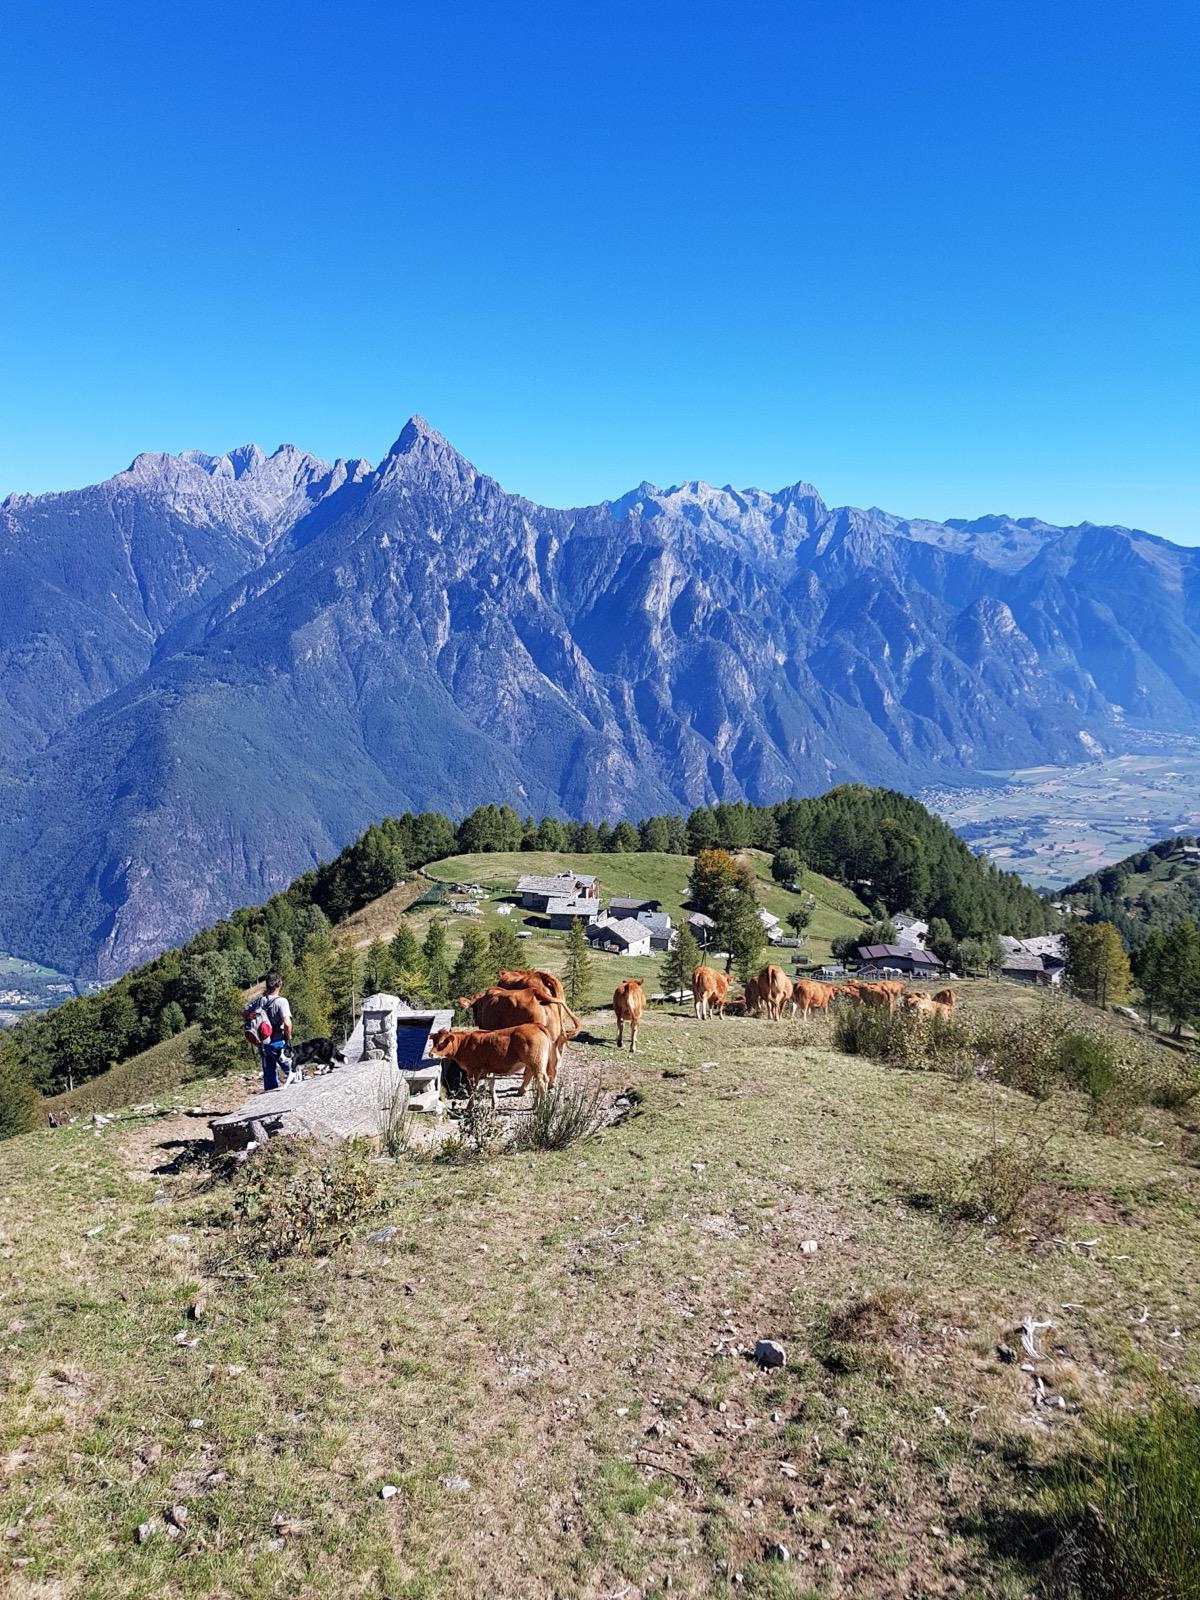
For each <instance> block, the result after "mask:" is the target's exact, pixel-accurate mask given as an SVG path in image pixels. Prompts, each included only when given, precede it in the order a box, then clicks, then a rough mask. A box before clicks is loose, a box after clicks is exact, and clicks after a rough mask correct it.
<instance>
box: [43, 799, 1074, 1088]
mask: <svg viewBox="0 0 1200 1600" xmlns="http://www.w3.org/2000/svg"><path fill="white" fill-rule="evenodd" d="M717 846H719V847H722V848H725V849H729V850H738V849H744V848H748V847H754V848H757V849H761V850H765V851H767V852H769V853H771V854H776V853H778V852H780V851H783V850H787V851H791V852H793V853H794V855H795V856H796V857H797V858H798V860H799V861H800V862H801V863H803V864H806V865H807V866H808V867H810V868H811V869H812V870H814V871H816V872H819V873H821V874H823V875H824V876H826V877H828V878H831V879H833V880H835V881H836V882H839V883H843V884H846V885H848V886H849V887H850V888H852V889H854V891H855V892H856V894H857V895H858V897H859V899H860V900H861V901H862V902H863V903H864V904H865V905H866V906H867V907H868V909H869V910H871V911H872V912H873V913H876V914H878V915H880V916H884V915H886V914H889V913H894V912H898V911H902V910H912V911H914V912H917V913H919V914H921V915H927V916H930V917H934V916H937V917H942V918H944V919H945V920H946V922H947V923H948V924H949V926H950V929H951V931H952V933H953V934H954V935H955V936H956V937H960V938H961V937H978V936H981V935H989V934H996V933H1000V932H1011V933H1018V934H1026V933H1033V932H1036V931H1039V930H1040V929H1042V928H1043V927H1045V926H1046V922H1047V918H1048V917H1049V915H1050V913H1049V911H1048V908H1047V907H1046V905H1045V903H1044V902H1043V901H1042V900H1041V899H1040V898H1039V897H1038V895H1037V894H1035V893H1034V891H1033V890H1032V889H1030V888H1029V887H1028V886H1027V885H1026V884H1023V883H1022V882H1021V881H1020V879H1019V878H1017V877H1016V876H1014V875H1013V874H1012V873H1005V872H1001V871H999V870H998V869H997V868H996V867H995V866H993V865H992V864H991V863H989V862H987V861H984V860H982V859H980V858H979V857H976V856H973V855H972V854H971V852H970V851H969V850H968V849H967V847H966V845H964V844H963V842H962V841H961V840H960V839H959V838H958V837H957V835H955V834H954V833H953V832H952V831H951V830H950V829H949V828H948V827H947V826H946V824H945V823H944V822H942V821H941V820H940V819H939V818H937V817H934V816H932V815H931V814H930V813H929V812H928V811H926V810H925V808H924V807H923V806H921V805H920V804H919V803H918V802H917V801H915V800H912V799H909V798H908V797H906V796H904V795H901V794H896V793H893V792H891V791H889V790H884V789H871V788H867V787H866V786H864V785H860V784H851V785H846V786H843V787H840V788H836V789H831V790H830V791H829V792H828V793H827V794H824V795H821V796H817V797H812V798H804V799H790V800H786V801H783V802H781V803H779V804H778V805H771V806H754V805H751V804H749V803H746V802H736V803H730V804H720V805H716V806H712V807H698V808H696V809H695V810H693V811H692V812H691V813H690V814H689V815H688V816H686V817H685V816H683V815H681V814H673V813H663V814H660V815H656V816H651V817H647V818H644V819H643V820H642V821H641V822H638V823H634V822H631V821H622V822H618V823H617V824H615V825H612V824H609V823H607V822H604V823H600V824H598V825H597V824H594V823H591V822H570V823H568V822H562V821H560V820H558V819H556V818H553V817H544V818H543V819H542V820H541V821H540V822H535V821H534V819H533V818H532V817H526V818H524V819H522V818H521V817H520V816H519V815H518V814H517V813H516V812H515V811H513V810H512V809H511V808H510V807H508V806H494V805H488V806H482V807H479V808H477V809H476V810H475V811H472V812H471V813H469V814H468V815H467V816H466V817H464V818H463V820H462V821H461V822H459V823H458V824H457V825H455V824H454V823H452V822H451V821H450V820H449V818H447V817H445V816H443V815H441V814H440V813H438V812H421V813H412V812H406V813H405V814H404V815H403V816H400V817H385V818H384V819H383V820H382V821H380V822H378V823H373V824H372V825H371V826H370V827H369V828H367V830H366V831H365V833H363V834H362V835H361V836H360V837H359V838H358V839H357V840H355V842H354V843H353V844H352V845H349V846H348V847H347V848H346V849H345V850H343V851H342V852H341V853H340V854H339V855H338V856H336V857H335V858H334V859H333V860H332V861H330V862H327V863H325V864H324V865H322V866H320V867H318V868H317V869H316V870H315V871H312V872H307V873H304V874H303V875H302V876H301V877H299V878H297V879H296V880H295V882H293V883H292V884H291V885H290V886H289V887H288V888H287V889H286V890H285V891H283V892H282V893H280V894H276V895H273V896H272V897H271V898H270V899H269V900H268V901H266V902H265V903H264V904H262V905H257V906H249V907H245V908H243V909H242V910H240V911H236V912H234V913H233V915H232V916H230V917H227V918H224V919H222V920H221V921H220V922H217V923H214V924H213V925H212V926H211V927H209V928H206V929H204V930H203V931H202V932H201V933H198V934H196V935H195V936H194V937H193V938H191V939H189V940H188V941H187V943H186V944H183V945H181V946H180V947H178V948H177V949H174V950H170V951H168V952H166V953H164V954H163V955H161V956H158V957H156V958H155V959H154V960H152V961H149V962H146V963H145V964H144V965H142V966H140V967H137V968H135V969H134V970H133V971H131V972H128V973H126V974H125V975H124V976H123V977H121V978H120V979H118V980H117V982H116V983H114V984H112V985H111V986H110V987H109V988H107V989H105V990H104V991H103V992H102V993H100V994H96V995H89V996H86V997H83V998H80V999H75V1000H71V1001H68V1002H67V1003H66V1004H65V1005H63V1006H60V1007H58V1008H57V1009H56V1010H54V1011H50V1012H45V1013H43V1014H41V1015H39V1016H35V1017H29V1018H26V1019H24V1020H22V1021H21V1022H20V1023H19V1024H18V1025H17V1027H16V1028H15V1029H13V1030H12V1040H13V1042H14V1043H15V1045H16V1049H17V1052H18V1055H19V1059H20V1061H21V1063H22V1066H23V1069H24V1071H25V1073H26V1074H27V1075H28V1077H29V1078H30V1079H31V1080H32V1081H33V1083H34V1084H36V1086H37V1087H38V1088H39V1089H41V1090H42V1091H43V1092H44V1093H53V1092H56V1091H58V1090H61V1089H63V1088H66V1087H68V1086H69V1085H71V1084H73V1083H78V1082H81V1081H82V1080H83V1079H85V1078H88V1077H91V1076H93V1075H94V1074H96V1073H98V1072H100V1071H103V1070H104V1069H105V1068H107V1067H108V1066H109V1065H111V1064H112V1063H114V1062H119V1061H122V1060H125V1059H127V1058H128V1057H130V1056H132V1055H135V1054H136V1053H138V1052H139V1051H141V1050H144V1049H146V1048H147V1047H148V1046H150V1045H152V1044H154V1043H156V1042H159V1041H161V1040H164V1039H168V1038H171V1037H173V1036H174V1035H176V1034H178V1033H179V1032H181V1031H182V1030H183V1028H185V1027H186V1026H187V1025H188V1024H189V1023H191V1022H194V1021H200V1022H202V1023H204V1022H206V1021H211V1020H212V1018H213V1017H215V1016H218V1015H219V1016H226V1017H227V1016H229V1015H230V1014H231V1012H232V1010H233V1009H234V1008H233V1003H232V1002H233V996H234V995H235V993H236V991H237V990H239V989H240V988H242V987H245V986H247V985H249V984H251V983H253V982H255V981H256V980H257V979H258V978H259V977H260V976H261V974H262V973H263V972H264V971H265V970H266V969H268V968H270V967H274V968H277V969H278V970H279V971H281V972H282V973H283V974H284V976H285V978H286V981H287V986H288V992H289V995H290V996H291V998H292V1002H293V1006H294V1008H295V1010H296V1012H297V1019H298V1023H299V1025H300V1027H301V1028H302V1029H303V1030H305V1031H311V1032H328V1031H329V1030H330V1028H331V1027H335V1026H337V1025H338V1024H339V1023H340V1022H342V1021H343V1020H344V1019H345V1017H346V1016H347V1015H348V1013H349V1010H350V1008H351V1006H352V1003H353V993H354V990H355V987H356V984H357V983H358V981H359V974H358V973H357V970H356V968H355V964H354V957H353V953H352V952H351V951H350V950H349V948H348V947H347V946H346V945H345V944H344V943H339V941H338V940H337V939H335V937H334V931H333V930H334V927H335V925H336V924H338V923H339V922H341V921H343V920H344V919H345V918H346V917H348V916H350V915H351V914H352V913H353V912H354V911H356V910H358V909H359V908H360V907H362V906H364V905H367V904H368V903H369V902H371V901H373V900H375V899H377V898H378V897H379V896H380V895H382V894H385V893H386V892H387V891H388V890H390V889H391V888H392V887H393V886H394V885H395V884H396V882H397V880H398V879H399V878H401V877H402V876H403V875H404V874H406V873H411V872H413V871H415V870H417V869H419V868H422V867H424V866H426V865H428V864H429V863H431V862H434V861H438V860H440V859H442V858H444V857H447V856H451V855H455V854H462V855H467V854H475V853H479V852H495V851H514V850H516V851H520V850H526V851H535V850H544V851H568V852H574V853H576V854H580V855H583V854H592V853H594V852H597V851H599V852H613V853H627V852H637V851H647V852H662V851H667V852H672V853H675V854H678V855H688V854H692V855H694V854H696V853H698V852H699V851H701V850H704V849H709V848H713V847H717ZM435 965H436V963H435ZM438 971H439V982H441V983H443V984H444V985H446V986H448V985H449V980H450V973H449V971H446V972H445V973H441V971H440V969H438ZM451 992H454V991H452V990H451V989H450V988H449V987H446V988H445V993H446V994H448V993H451ZM431 997H432V998H439V999H440V998H444V995H443V994H442V992H441V990H439V991H438V993H436V994H432V996H431Z"/></svg>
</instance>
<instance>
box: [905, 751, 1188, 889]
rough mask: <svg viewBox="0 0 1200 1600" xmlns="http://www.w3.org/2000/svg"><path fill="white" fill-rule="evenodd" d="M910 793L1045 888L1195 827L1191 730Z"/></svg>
mask: <svg viewBox="0 0 1200 1600" xmlns="http://www.w3.org/2000/svg"><path fill="white" fill-rule="evenodd" d="M993 777H994V779H995V782H994V783H991V784H987V785H978V784H973V785H967V786H964V787H962V788H948V787H937V788H928V789H924V790H922V791H921V792H920V795H919V799H920V800H921V801H922V803H923V804H924V805H926V806H928V807H929V809H930V810H931V811H934V812H936V813H937V814H938V815H939V816H941V817H944V818H945V819H946V821H947V822H948V823H949V824H950V826H951V827H952V828H953V829H954V831H955V832H956V833H957V834H958V835H959V836H960V837H961V838H963V839H965V840H966V842H967V843H968V844H969V845H970V846H971V848H972V850H976V851H982V852H984V853H985V854H986V855H987V856H989V857H990V858H991V859H992V860H993V861H995V862H996V863H997V864H998V865H999V866H1003V867H1007V868H1009V870H1010V871H1013V872H1017V873H1019V874H1020V875H1021V877H1023V878H1024V879H1025V880H1026V881H1027V882H1029V883H1031V884H1033V886H1034V887H1035V888H1037V889H1053V888H1057V887H1060V886H1061V885H1062V884H1065V883H1069V882H1073V881H1074V880H1075V879H1077V878H1082V877H1084V876H1085V875H1086V874H1087V873H1089V872H1095V871H1097V870H1098V869H1099V868H1101V867H1104V866H1107V865H1109V864H1111V863H1112V862H1114V861H1119V860H1120V859H1121V858H1122V857H1123V856H1126V855H1129V854H1130V853H1131V852H1132V851H1134V850H1139V849H1142V848H1143V847H1145V846H1146V845H1148V844H1150V843H1152V842H1153V841H1154V840H1155V839H1163V838H1167V837H1169V836H1170V835H1171V834H1175V833H1195V832H1197V831H1198V830H1200V739H1195V738H1191V737H1189V736H1186V735H1168V734H1162V735H1146V736H1145V749H1144V750H1143V751H1141V752H1139V753H1137V754H1129V755H1119V756H1111V757H1105V758H1101V759H1100V760H1097V761H1083V762H1080V763H1079V764H1078V765H1077V766H1070V767H1054V766H1040V767H1027V768H1024V769H1021V770H1019V771H1013V772H997V773H995V774H993Z"/></svg>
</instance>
